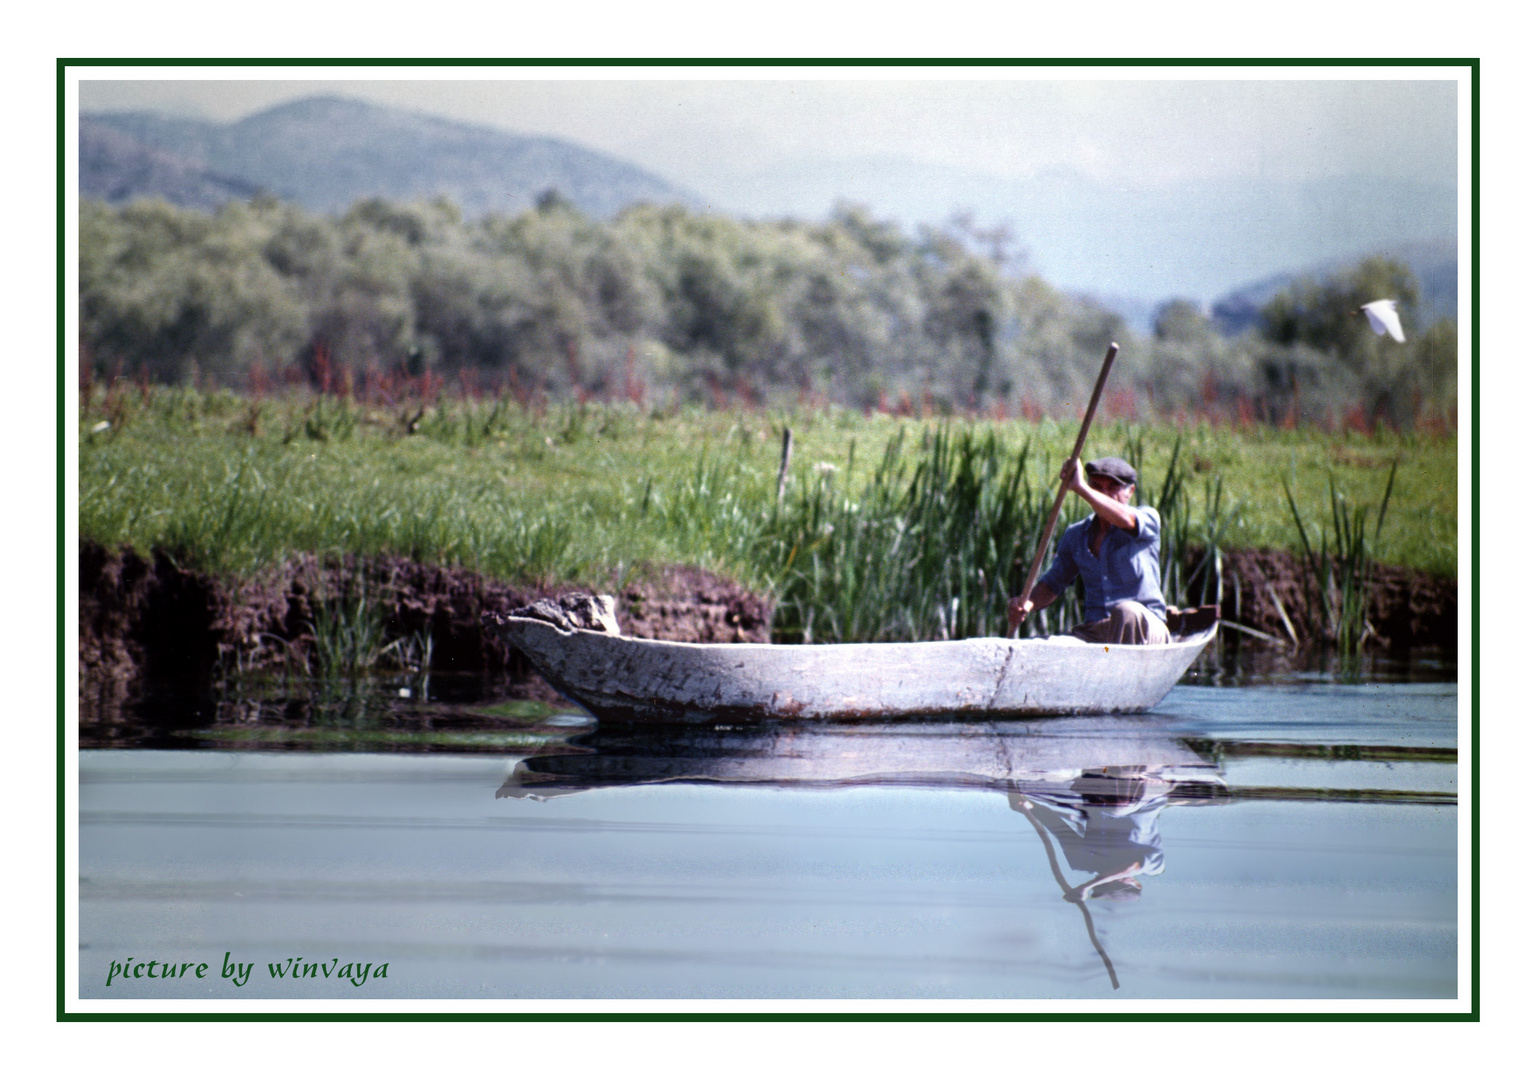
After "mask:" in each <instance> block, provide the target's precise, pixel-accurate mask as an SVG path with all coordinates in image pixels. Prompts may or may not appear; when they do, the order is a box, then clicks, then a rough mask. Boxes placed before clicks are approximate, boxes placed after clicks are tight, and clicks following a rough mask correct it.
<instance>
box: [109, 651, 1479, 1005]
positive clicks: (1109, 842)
mask: <svg viewBox="0 0 1537 1080" xmlns="http://www.w3.org/2000/svg"><path fill="white" fill-rule="evenodd" d="M1456 704H1457V688H1456V686H1455V685H1454V684H1435V683H1429V684H1427V683H1417V684H1395V685H1372V684H1362V685H1343V684H1338V683H1332V682H1323V681H1320V682H1317V683H1308V682H1306V681H1299V682H1292V683H1289V684H1286V685H1278V686H1258V687H1249V688H1242V689H1233V688H1217V687H1205V686H1193V685H1187V686H1180V687H1178V688H1176V690H1175V692H1174V693H1173V694H1171V695H1170V697H1169V698H1168V699H1167V700H1166V701H1165V702H1164V704H1163V705H1162V706H1161V707H1160V709H1159V711H1158V712H1157V713H1156V714H1153V715H1149V716H1145V717H1138V718H1080V719H1062V720H1049V721H1039V720H1037V721H1018V722H1013V723H1001V724H990V725H957V724H943V723H908V724H902V725H884V726H851V725H833V726H829V725H821V726H818V725H798V726H796V725H790V726H781V727H776V728H771V729H751V728H742V727H728V726H725V725H722V726H720V727H719V728H713V729H711V728H693V729H680V730H674V729H668V728H627V727H618V728H610V727H607V726H602V727H599V726H595V725H593V724H592V723H591V722H590V720H589V719H588V718H586V717H583V716H567V717H556V718H554V720H553V721H540V722H539V723H534V722H529V723H527V724H524V725H522V726H519V724H517V723H511V722H508V723H503V724H500V725H498V726H496V727H495V729H494V730H490V731H485V732H481V738H480V741H478V742H475V741H465V742H464V743H463V744H462V745H463V746H465V747H466V748H469V747H473V748H475V749H476V750H477V752H475V753H441V752H437V753H399V752H396V753H331V752H317V753H293V752H261V751H246V750H236V751H230V750H219V749H185V750H182V749H166V750H152V749H102V750H86V751H83V752H82V753H81V756H80V770H81V783H80V800H81V815H80V987H79V992H80V995H81V996H82V997H85V998H202V999H210V998H227V999H271V998H330V999H342V1000H347V1001H358V1000H366V999H375V998H435V999H452V998H460V999H472V998H478V999H557V1000H559V999H565V1000H569V999H701V998H706V999H772V998H789V999H805V998H811V999H952V998H964V999H995V1000H1029V999H1181V998H1199V999H1209V998H1231V999H1239V998H1242V999H1302V998H1325V999H1384V998H1405V999H1447V998H1453V997H1455V996H1456V994H1457V990H1458V987H1457V977H1456V969H1457V926H1456V911H1457V888H1456V878H1457V867H1456V848H1457V839H1456V825H1457V814H1458V812H1459V810H1458V806H1457V790H1456V763H1455V762H1456V726H1457V725H1456ZM445 715H446V714H445ZM470 726H473V725H468V724H461V725H460V728H465V727H470ZM439 727H440V728H443V729H445V730H447V729H454V725H453V724H452V723H450V722H448V721H446V720H445V721H444V723H442V724H440V725H439ZM455 730H459V729H455ZM158 744H159V745H167V744H168V743H167V742H166V740H164V739H161V740H160V742H159V743H158ZM169 745H178V744H177V743H174V742H171V743H169ZM186 745H198V746H210V745H216V744H215V743H214V742H212V741H210V740H203V741H201V742H199V741H197V740H187V741H186ZM226 954H227V955H226ZM130 958H132V959H131V961H130ZM150 960H153V961H156V962H157V966H156V968H155V969H154V971H155V974H156V976H157V977H155V978H150V977H149V976H148V975H147V974H146V973H145V971H144V970H143V969H142V965H144V964H145V963H146V962H147V961H150ZM290 960H292V961H294V963H292V964H289V963H288V961H290ZM167 963H171V964H175V965H176V968H175V970H176V971H177V973H178V977H176V978H172V979H167V978H162V977H158V976H159V975H160V973H161V971H162V970H163V968H164V965H165V964H167ZM196 963H206V964H208V965H209V966H208V968H206V969H204V975H203V977H202V978H198V977H197V969H196V968H195V967H183V965H189V964H196ZM114 964H116V965H119V968H120V969H121V970H120V971H118V972H117V973H114V971H115V969H114V967H113V965H114ZM311 964H313V965H315V966H314V967H313V968H308V967H306V965H311ZM241 965H250V967H248V968H242V967H241ZM269 965H276V966H275V967H274V966H269ZM348 965H351V966H350V968H349V967H348ZM364 965H369V967H368V969H367V976H368V977H367V978H366V980H365V979H363V978H361V976H362V975H363V973H364ZM381 965H387V966H386V967H384V968H383V970H382V971H381ZM136 970H137V971H138V972H139V977H137V978H136V977H134V973H135V971H136ZM242 970H244V971H246V972H247V974H246V975H245V977H244V979H243V980H242V977H241V972H242ZM296 971H297V972H298V973H299V974H298V977H295V974H294V973H295V972H296ZM226 972H228V973H229V974H228V976H226V974H225V973H226ZM109 977H110V978H111V984H110V985H108V979H109ZM237 982H239V983H240V985H237Z"/></svg>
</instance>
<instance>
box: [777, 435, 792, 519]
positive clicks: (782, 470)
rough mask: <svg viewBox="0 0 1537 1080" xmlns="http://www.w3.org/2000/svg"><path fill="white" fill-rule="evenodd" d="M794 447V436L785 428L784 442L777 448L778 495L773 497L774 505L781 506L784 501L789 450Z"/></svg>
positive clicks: (788, 471) (788, 470)
mask: <svg viewBox="0 0 1537 1080" xmlns="http://www.w3.org/2000/svg"><path fill="white" fill-rule="evenodd" d="M794 445H795V436H793V435H791V434H790V429H789V428H788V427H786V428H785V434H784V441H783V442H782V443H781V444H780V448H779V494H778V495H776V496H775V497H774V505H775V506H780V505H783V503H784V501H785V479H786V478H787V477H788V476H789V475H790V448H791V447H793V446H794Z"/></svg>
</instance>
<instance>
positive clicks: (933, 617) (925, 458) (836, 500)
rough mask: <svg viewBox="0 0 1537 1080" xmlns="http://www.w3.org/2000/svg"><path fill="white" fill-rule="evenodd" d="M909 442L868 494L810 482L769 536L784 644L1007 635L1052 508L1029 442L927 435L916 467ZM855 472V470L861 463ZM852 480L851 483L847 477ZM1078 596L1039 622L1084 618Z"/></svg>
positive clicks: (892, 446) (829, 479) (885, 463)
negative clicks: (1034, 475) (1011, 610)
mask: <svg viewBox="0 0 1537 1080" xmlns="http://www.w3.org/2000/svg"><path fill="white" fill-rule="evenodd" d="M905 438H906V436H905V433H902V432H899V433H898V434H897V435H896V436H895V437H893V438H892V439H891V440H890V441H889V442H888V443H887V445H886V448H885V452H884V454H883V455H882V458H881V461H880V463H879V465H877V467H876V469H875V471H874V473H873V474H872V476H871V477H870V480H869V481H868V483H866V485H865V486H864V487H863V489H862V490H860V491H859V492H857V493H855V492H853V491H851V490H849V488H848V483H847V481H845V483H844V484H842V485H840V484H839V483H838V482H837V481H836V480H834V479H833V476H832V474H831V473H830V472H825V471H824V472H822V473H820V474H818V475H816V476H814V477H812V478H811V479H810V481H809V483H805V484H803V485H800V486H799V489H798V491H797V493H796V494H795V495H794V496H793V498H792V499H791V500H790V502H789V504H788V505H787V506H786V507H785V509H784V512H783V513H782V514H780V515H778V516H777V517H776V519H775V521H774V522H773V523H772V525H771V526H770V528H769V530H768V536H767V543H766V553H767V558H768V563H769V571H770V573H771V576H772V577H773V579H774V580H776V581H778V583H779V588H778V600H779V604H778V613H777V616H776V624H775V630H776V635H777V636H778V637H779V638H780V639H781V640H787V641H801V642H813V641H911V640H929V639H935V638H962V637H976V636H984V635H994V634H999V633H1001V632H1002V631H1003V621H1004V610H1005V604H1006V603H1007V600H1008V598H1009V597H1010V596H1011V595H1013V594H1014V593H1015V592H1017V591H1018V590H1019V589H1020V588H1022V587H1023V584H1024V582H1023V577H1024V572H1025V566H1026V564H1027V562H1028V559H1029V556H1030V554H1031V553H1032V552H1033V550H1034V545H1035V544H1036V543H1037V542H1038V539H1039V536H1040V532H1041V529H1042V528H1043V527H1044V525H1045V519H1046V516H1047V514H1048V512H1049V509H1050V501H1051V491H1050V488H1049V487H1037V486H1036V485H1035V484H1034V483H1032V479H1031V470H1030V444H1029V442H1028V441H1027V442H1026V443H1025V444H1024V445H1023V446H1021V447H1020V449H1019V450H1018V451H1017V452H1014V453H1012V454H1010V453H1009V452H1008V450H1007V448H1006V447H1005V445H1004V443H1003V440H1002V439H1001V438H1000V437H999V436H998V434H997V433H996V432H995V431H993V430H991V429H989V430H987V431H985V432H980V433H979V432H976V431H972V430H962V431H961V432H959V433H955V432H952V431H951V430H949V429H946V428H940V429H938V430H936V431H933V432H926V433H925V434H924V435H923V436H922V439H923V442H922V445H921V446H920V447H919V451H918V453H917V455H916V459H915V460H914V462H913V463H912V466H911V468H910V469H909V467H908V465H907V463H906V461H905V460H904V441H905ZM850 466H851V467H850V469H849V472H850V473H851V472H852V461H851V462H850ZM845 475H847V474H845ZM1077 613H1078V604H1077V600H1076V597H1072V596H1069V597H1065V598H1064V602H1062V603H1059V604H1057V605H1054V606H1053V607H1052V608H1050V609H1048V610H1047V611H1046V612H1043V613H1042V615H1041V616H1040V617H1039V618H1040V619H1041V621H1042V623H1044V624H1046V626H1047V627H1055V628H1060V627H1061V626H1064V625H1070V624H1071V623H1072V622H1073V621H1075V620H1076V617H1077Z"/></svg>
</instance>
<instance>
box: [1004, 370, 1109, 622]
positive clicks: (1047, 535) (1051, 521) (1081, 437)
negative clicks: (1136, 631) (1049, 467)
mask: <svg viewBox="0 0 1537 1080" xmlns="http://www.w3.org/2000/svg"><path fill="white" fill-rule="evenodd" d="M1120 351H1121V347H1120V346H1119V345H1117V344H1116V343H1115V342H1113V341H1112V342H1111V343H1110V348H1108V349H1106V350H1105V362H1104V364H1103V365H1102V366H1101V367H1100V369H1099V381H1098V382H1096V383H1095V384H1094V394H1093V396H1091V397H1090V398H1089V408H1088V411H1087V412H1085V413H1084V414H1083V424H1082V425H1080V426H1079V428H1078V441H1077V442H1076V443H1074V444H1073V456H1072V457H1070V458H1068V460H1069V461H1077V460H1078V455H1079V454H1081V453H1083V444H1084V441H1085V440H1086V439H1087V438H1088V437H1089V425H1090V424H1092V423H1093V422H1094V410H1095V409H1097V408H1099V395H1100V394H1102V393H1103V392H1104V389H1105V380H1106V379H1108V378H1110V365H1111V364H1113V363H1115V354H1116V353H1118V352H1120ZM1066 498H1067V481H1066V480H1064V481H1062V483H1061V485H1060V486H1058V488H1057V501H1056V502H1054V503H1052V504H1051V513H1050V514H1048V515H1047V516H1046V528H1045V529H1044V530H1043V531H1042V532H1041V543H1040V546H1039V547H1037V548H1036V549H1035V558H1034V559H1033V560H1032V561H1031V563H1030V573H1028V574H1026V575H1025V588H1024V591H1023V592H1021V593H1020V594H1019V595H1020V596H1023V597H1024V598H1025V599H1026V600H1028V599H1030V590H1031V589H1033V588H1035V579H1036V578H1037V577H1039V576H1040V573H1041V560H1042V559H1044V558H1045V557H1046V548H1047V546H1048V545H1049V544H1050V543H1051V534H1052V533H1053V532H1055V531H1056V528H1057V515H1058V514H1060V513H1062V502H1063V500H1065V499H1066ZM1023 621H1024V620H1023V619H1021V620H1020V622H1021V623H1022V622H1023ZM1017 633H1019V624H1018V623H1016V624H1015V625H1014V626H1011V627H1009V636H1010V637H1013V636H1014V635H1015V634H1017Z"/></svg>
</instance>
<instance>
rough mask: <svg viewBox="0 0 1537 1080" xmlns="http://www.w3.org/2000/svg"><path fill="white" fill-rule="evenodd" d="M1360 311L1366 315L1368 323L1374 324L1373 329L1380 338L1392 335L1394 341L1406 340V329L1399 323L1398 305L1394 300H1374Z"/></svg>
mask: <svg viewBox="0 0 1537 1080" xmlns="http://www.w3.org/2000/svg"><path fill="white" fill-rule="evenodd" d="M1360 310H1361V311H1362V312H1364V313H1365V314H1366V321H1367V322H1369V323H1371V324H1372V329H1373V330H1375V331H1377V334H1378V335H1379V336H1381V335H1382V334H1391V335H1392V336H1393V340H1394V341H1403V340H1404V328H1403V325H1402V324H1401V323H1400V322H1399V321H1398V304H1397V303H1395V302H1394V301H1392V300H1373V301H1372V302H1371V303H1370V304H1366V305H1363V306H1362V307H1361V308H1360Z"/></svg>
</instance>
